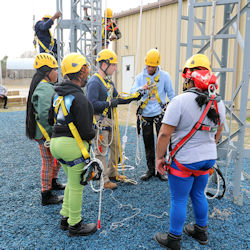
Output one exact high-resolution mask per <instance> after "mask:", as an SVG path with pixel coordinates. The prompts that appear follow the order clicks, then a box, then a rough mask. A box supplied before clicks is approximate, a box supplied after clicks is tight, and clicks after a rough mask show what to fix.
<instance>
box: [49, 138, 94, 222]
mask: <svg viewBox="0 0 250 250" xmlns="http://www.w3.org/2000/svg"><path fill="white" fill-rule="evenodd" d="M84 145H85V146H86V148H87V149H88V148H89V144H88V143H87V142H86V141H84ZM50 151H51V153H52V155H53V156H54V157H55V158H56V159H63V160H64V161H73V160H75V159H77V158H79V157H81V156H82V154H81V150H80V148H79V146H78V144H77V142H76V140H75V139H74V138H71V137H58V138H52V139H51V142H50ZM61 165H62V167H63V170H64V172H65V174H66V176H67V185H66V188H65V190H64V199H63V205H62V209H61V211H60V214H61V215H62V216H65V217H69V219H68V223H69V225H71V226H74V225H75V224H77V223H78V222H80V221H81V219H82V217H81V211H82V196H83V186H82V185H81V184H80V179H81V173H82V170H83V167H84V166H85V164H84V163H83V162H82V163H80V164H77V165H75V166H73V167H70V166H68V165H65V164H61Z"/></svg>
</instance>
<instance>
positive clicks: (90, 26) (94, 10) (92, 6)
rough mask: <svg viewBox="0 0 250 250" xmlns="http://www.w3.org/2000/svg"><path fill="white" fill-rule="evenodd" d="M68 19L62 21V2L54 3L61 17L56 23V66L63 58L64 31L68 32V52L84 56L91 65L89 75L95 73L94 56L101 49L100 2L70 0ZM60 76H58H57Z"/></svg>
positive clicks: (59, 0)
mask: <svg viewBox="0 0 250 250" xmlns="http://www.w3.org/2000/svg"><path fill="white" fill-rule="evenodd" d="M70 4H71V6H70V19H64V16H66V11H65V10H64V9H63V7H64V6H63V1H62V0H57V1H56V8H57V11H61V13H62V17H61V19H59V20H58V23H57V44H58V52H57V54H58V64H59V65H61V60H62V58H63V57H64V56H65V54H66V51H65V48H64V47H65V41H64V39H65V38H64V31H65V30H68V31H69V51H68V52H79V53H81V54H82V55H84V56H86V58H87V60H88V62H89V63H90V65H91V71H90V74H93V73H94V72H96V71H97V66H96V61H95V60H96V56H97V54H98V52H99V51H100V50H101V48H102V15H101V10H102V1H101V0H71V3H70ZM59 75H60V74H59Z"/></svg>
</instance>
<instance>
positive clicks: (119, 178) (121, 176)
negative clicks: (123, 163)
mask: <svg viewBox="0 0 250 250" xmlns="http://www.w3.org/2000/svg"><path fill="white" fill-rule="evenodd" d="M109 179H110V180H111V181H124V180H125V179H127V176H125V175H118V176H117V178H116V176H111V177H109Z"/></svg>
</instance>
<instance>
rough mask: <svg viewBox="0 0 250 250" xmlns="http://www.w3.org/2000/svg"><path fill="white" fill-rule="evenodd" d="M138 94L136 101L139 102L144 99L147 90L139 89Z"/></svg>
mask: <svg viewBox="0 0 250 250" xmlns="http://www.w3.org/2000/svg"><path fill="white" fill-rule="evenodd" d="M137 93H139V95H138V97H137V98H136V99H135V100H137V101H139V100H140V99H141V98H142V97H143V95H144V94H145V90H144V89H139V90H138V91H137Z"/></svg>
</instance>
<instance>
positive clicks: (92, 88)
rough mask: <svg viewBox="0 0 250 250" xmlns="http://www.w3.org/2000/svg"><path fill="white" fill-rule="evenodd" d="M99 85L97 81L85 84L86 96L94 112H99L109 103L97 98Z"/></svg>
mask: <svg viewBox="0 0 250 250" xmlns="http://www.w3.org/2000/svg"><path fill="white" fill-rule="evenodd" d="M99 92H100V85H99V84H98V83H97V82H91V84H90V85H88V86H87V96H88V99H89V101H90V102H91V104H92V105H93V108H94V113H95V114H101V113H102V112H103V111H104V109H105V108H107V107H109V103H108V102H106V100H105V101H100V100H99Z"/></svg>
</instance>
